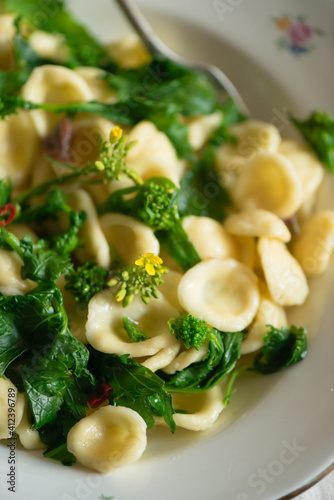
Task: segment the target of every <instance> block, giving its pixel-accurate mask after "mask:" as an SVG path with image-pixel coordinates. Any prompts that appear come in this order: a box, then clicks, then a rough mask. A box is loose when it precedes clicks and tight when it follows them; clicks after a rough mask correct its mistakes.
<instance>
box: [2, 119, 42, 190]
mask: <svg viewBox="0 0 334 500" xmlns="http://www.w3.org/2000/svg"><path fill="white" fill-rule="evenodd" d="M22 137H25V143H24V147H22ZM37 151H38V136H37V132H36V128H35V125H34V121H33V119H32V117H31V114H29V113H27V112H25V111H20V112H19V113H18V114H16V115H11V116H10V117H9V118H8V119H7V120H6V121H0V178H3V177H7V176H8V177H10V178H11V180H12V182H13V183H14V184H15V187H16V188H20V187H23V186H24V184H26V183H27V181H28V179H29V176H30V175H31V169H32V165H33V161H34V159H35V156H36V154H37Z"/></svg>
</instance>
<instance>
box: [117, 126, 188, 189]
mask: <svg viewBox="0 0 334 500" xmlns="http://www.w3.org/2000/svg"><path fill="white" fill-rule="evenodd" d="M129 141H137V144H136V147H134V148H132V149H131V150H130V151H129V154H128V156H127V163H128V165H129V167H131V168H133V169H135V170H136V171H137V172H138V173H139V175H140V177H141V178H142V179H143V180H147V179H150V178H151V177H159V176H160V177H167V178H168V179H171V180H172V181H173V182H174V184H176V185H179V181H180V178H181V177H182V175H183V173H184V170H185V162H184V160H179V159H178V157H177V155H176V152H175V149H174V147H173V145H172V143H171V142H170V140H169V139H168V137H167V136H166V134H164V133H163V132H160V131H159V130H158V129H157V127H156V126H155V125H154V124H153V123H151V122H149V121H146V120H144V121H142V122H140V123H138V124H137V125H135V126H134V127H133V129H132V130H131V132H130V133H129Z"/></svg>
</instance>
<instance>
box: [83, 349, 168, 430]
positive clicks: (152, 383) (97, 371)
mask: <svg viewBox="0 0 334 500" xmlns="http://www.w3.org/2000/svg"><path fill="white" fill-rule="evenodd" d="M90 353H91V357H90V362H89V365H88V367H89V369H90V370H91V372H92V373H94V375H95V376H96V378H97V379H99V380H101V381H104V382H107V383H108V384H109V385H111V386H112V388H113V399H114V402H115V404H117V405H120V406H127V407H129V408H132V409H134V410H135V411H137V412H138V413H139V414H140V415H141V416H142V417H143V418H144V420H145V421H146V423H147V425H148V426H149V427H151V426H152V425H153V422H154V420H153V419H154V416H157V415H159V416H162V417H163V418H164V420H165V422H166V423H167V424H168V425H169V427H170V429H171V430H172V432H174V430H175V422H174V420H173V413H174V409H173V405H172V402H171V396H170V394H168V393H167V392H166V390H165V388H164V381H163V380H161V378H160V377H158V376H157V375H156V374H155V373H153V372H152V371H151V370H149V369H148V368H146V367H144V366H142V365H140V364H138V363H136V362H135V361H133V360H132V359H131V358H129V357H128V355H123V356H117V355H115V354H104V353H101V352H98V351H96V350H95V349H92V348H90Z"/></svg>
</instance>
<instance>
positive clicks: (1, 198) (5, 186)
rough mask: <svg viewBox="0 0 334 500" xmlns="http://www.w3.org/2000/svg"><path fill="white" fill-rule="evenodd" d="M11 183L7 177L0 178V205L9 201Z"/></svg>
mask: <svg viewBox="0 0 334 500" xmlns="http://www.w3.org/2000/svg"><path fill="white" fill-rule="evenodd" d="M12 190H13V184H12V181H11V180H10V178H9V177H4V178H3V179H1V180H0V207H1V206H2V205H6V204H7V203H9V202H10V197H11V194H12Z"/></svg>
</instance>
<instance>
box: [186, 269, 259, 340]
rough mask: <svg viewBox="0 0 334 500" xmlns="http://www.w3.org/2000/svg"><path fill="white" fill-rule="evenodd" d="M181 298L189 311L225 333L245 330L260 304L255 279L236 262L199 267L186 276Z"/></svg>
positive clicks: (250, 272) (188, 272) (251, 273)
mask: <svg viewBox="0 0 334 500" xmlns="http://www.w3.org/2000/svg"><path fill="white" fill-rule="evenodd" d="M178 296H179V301H180V304H181V305H182V306H183V307H184V309H185V310H186V311H188V312H189V313H192V314H194V315H196V316H197V317H199V318H200V319H203V320H205V321H206V322H207V323H208V324H209V325H212V326H214V327H215V328H217V329H218V330H221V331H225V332H237V331H240V330H243V329H244V328H246V326H248V325H249V324H250V323H251V321H252V320H253V319H254V316H255V314H256V312H257V309H258V306H259V300H260V298H259V290H258V286H257V277H256V275H255V274H254V273H253V272H252V271H251V270H250V269H249V268H248V267H246V266H245V265H244V264H241V263H240V262H237V261H236V260H234V259H225V260H219V259H211V260H206V261H202V262H200V263H199V264H196V265H195V266H194V267H192V268H191V269H189V271H187V272H186V273H185V275H184V276H183V278H182V280H181V282H180V285H179V289H178Z"/></svg>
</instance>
